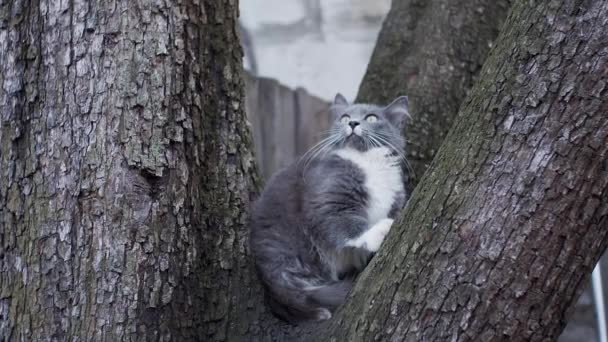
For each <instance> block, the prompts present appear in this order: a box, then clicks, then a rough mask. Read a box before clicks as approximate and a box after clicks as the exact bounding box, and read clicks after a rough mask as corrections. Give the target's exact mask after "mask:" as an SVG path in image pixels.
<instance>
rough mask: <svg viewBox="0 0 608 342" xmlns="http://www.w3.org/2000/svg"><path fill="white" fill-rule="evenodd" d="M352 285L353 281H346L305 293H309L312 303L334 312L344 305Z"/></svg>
mask: <svg viewBox="0 0 608 342" xmlns="http://www.w3.org/2000/svg"><path fill="white" fill-rule="evenodd" d="M352 285H353V283H352V280H350V279H345V280H341V281H338V282H335V283H332V284H328V285H321V286H314V287H311V288H307V289H304V291H306V292H308V296H309V300H310V301H312V302H314V303H317V304H319V305H320V306H323V307H326V308H329V309H331V311H334V310H335V309H336V308H337V307H338V306H340V305H341V304H342V303H344V301H345V300H346V295H347V294H348V291H350V288H351V287H352Z"/></svg>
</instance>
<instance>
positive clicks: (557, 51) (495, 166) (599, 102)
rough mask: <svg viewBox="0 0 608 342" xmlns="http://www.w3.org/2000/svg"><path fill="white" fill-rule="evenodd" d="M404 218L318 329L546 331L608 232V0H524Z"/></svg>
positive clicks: (425, 336) (471, 336) (549, 333)
mask: <svg viewBox="0 0 608 342" xmlns="http://www.w3.org/2000/svg"><path fill="white" fill-rule="evenodd" d="M504 28H505V29H504V30H503V32H502V34H501V36H500V38H499V39H498V40H497V43H496V48H495V49H494V50H493V52H492V53H491V55H490V56H489V58H488V60H487V62H486V64H485V66H484V69H483V70H482V72H481V77H480V82H479V83H477V85H476V86H475V88H474V89H473V90H472V93H471V96H470V97H469V98H468V100H467V101H466V103H464V105H463V107H462V110H461V111H460V114H459V116H458V120H457V121H456V123H455V125H454V127H453V129H452V130H451V132H450V134H449V135H448V137H447V138H446V140H445V142H444V144H443V145H442V147H441V149H440V150H439V152H438V155H437V157H436V159H435V162H434V163H433V165H432V166H431V168H430V169H429V171H428V172H427V174H426V175H425V177H423V179H422V180H421V183H420V185H419V186H418V188H417V190H416V191H415V192H414V194H413V197H412V198H411V200H410V202H409V204H408V207H407V208H406V210H405V211H404V214H403V216H402V218H401V219H400V220H399V222H398V223H397V224H396V225H395V226H394V227H393V230H392V231H391V233H390V234H389V236H388V237H387V239H386V240H385V243H384V244H383V247H382V248H381V250H380V252H379V254H378V255H377V256H376V257H375V258H374V259H373V260H372V262H371V264H370V265H369V266H368V268H367V269H366V270H365V271H364V273H363V274H362V275H361V276H360V278H359V280H358V282H357V283H356V285H355V288H354V290H353V292H352V293H351V296H350V298H349V300H348V301H347V303H346V305H345V306H344V307H343V308H342V309H341V310H340V312H339V313H338V314H337V316H336V317H335V318H334V319H333V320H332V321H330V322H329V324H328V325H327V326H326V327H325V328H324V329H323V330H322V331H320V333H319V335H318V336H323V340H332V341H375V340H382V341H391V340H395V341H402V340H405V341H448V340H449V341H500V340H504V341H541V340H542V341H545V340H554V339H556V338H557V336H558V335H559V333H560V331H561V330H562V328H563V327H564V325H565V322H566V311H567V308H569V307H571V305H572V304H573V303H574V302H575V299H576V298H577V297H578V294H579V293H580V291H581V290H582V286H583V285H585V284H586V280H587V278H588V275H589V274H590V272H591V269H592V267H593V265H594V264H595V262H596V261H597V260H598V258H599V256H600V254H601V252H603V251H604V249H605V248H606V245H607V243H608V236H607V234H608V231H607V230H606V226H607V225H608V118H607V117H606V112H608V87H606V82H607V80H608V48H607V47H608V33H607V32H608V2H606V1H592V0H583V1H581V0H553V1H527V0H521V1H517V2H516V4H514V6H513V9H512V12H511V14H510V15H509V17H508V19H507V21H506V24H505V26H504Z"/></svg>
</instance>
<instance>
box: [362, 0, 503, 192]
mask: <svg viewBox="0 0 608 342" xmlns="http://www.w3.org/2000/svg"><path fill="white" fill-rule="evenodd" d="M508 9H509V1H508V0H473V1H471V0H402V1H393V4H392V8H391V10H390V12H389V14H388V16H387V17H386V19H385V21H384V25H383V27H382V30H381V31H380V34H379V36H378V41H377V43H376V48H375V50H374V54H373V56H372V58H371V61H370V63H369V65H368V67H367V72H366V74H365V77H364V78H363V81H362V83H361V87H360V88H359V95H358V100H359V101H362V102H372V103H388V102H390V101H391V100H393V99H394V98H396V97H397V96H399V95H404V94H405V95H408V97H409V100H410V109H411V113H412V119H411V120H408V124H407V125H406V127H405V129H404V132H403V133H404V136H405V138H406V139H407V142H408V148H407V150H406V156H407V158H408V160H409V161H410V163H411V166H412V168H413V170H414V173H415V177H410V180H409V184H408V185H409V188H410V190H413V189H414V187H415V185H416V184H417V183H418V180H419V179H420V177H422V175H423V174H424V171H425V170H426V168H427V167H428V165H429V164H430V163H431V161H432V160H433V157H434V155H435V153H436V152H437V150H438V149H439V146H441V142H442V141H443V139H444V138H445V136H446V135H447V133H448V130H449V129H450V127H451V126H452V122H453V120H454V118H455V117H456V114H457V113H458V108H459V107H460V103H461V102H462V101H463V100H464V99H465V96H466V94H468V91H469V89H470V88H471V87H472V86H473V82H474V80H475V77H476V76H477V74H478V72H479V70H480V69H481V66H482V64H483V62H484V60H485V58H486V56H487V54H488V51H490V48H491V47H492V44H493V42H494V40H495V39H496V37H497V36H498V32H499V30H500V28H501V26H502V23H503V21H504V19H505V18H506V16H507V11H508Z"/></svg>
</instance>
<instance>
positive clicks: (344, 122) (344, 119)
mask: <svg viewBox="0 0 608 342" xmlns="http://www.w3.org/2000/svg"><path fill="white" fill-rule="evenodd" d="M349 121H350V116H348V115H346V114H344V115H342V117H341V118H340V122H341V123H343V124H347V123H348V122H349Z"/></svg>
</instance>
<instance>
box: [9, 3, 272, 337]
mask: <svg viewBox="0 0 608 342" xmlns="http://www.w3.org/2000/svg"><path fill="white" fill-rule="evenodd" d="M236 17H237V2H236V1H231V0H226V1H218V0H206V1H175V2H173V1H169V2H156V1H146V0H139V1H122V2H115V1H98V2H97V1H93V2H91V1H82V0H73V1H55V0H39V1H38V0H31V1H26V0H17V1H0V89H1V90H0V115H1V117H0V341H44V340H57V341H64V340H80V341H93V340H95V341H121V340H141V341H155V340H160V341H169V340H173V341H187V340H205V341H215V340H229V339H231V338H234V336H242V335H244V334H245V333H246V332H247V330H248V329H251V327H250V324H251V322H250V320H251V319H254V318H256V317H257V314H256V313H257V311H259V310H260V309H259V307H260V306H259V305H253V304H257V302H259V301H260V300H261V295H260V293H259V287H258V286H257V280H256V279H255V277H254V275H253V273H252V272H251V267H250V264H249V258H248V257H247V256H246V241H247V239H246V234H247V226H246V221H247V218H248V208H249V202H250V199H251V194H252V193H253V192H254V187H255V183H256V180H255V172H254V164H253V159H252V153H251V138H250V133H249V129H248V125H247V123H246V119H245V114H244V112H243V107H244V102H243V85H242V80H241V74H240V70H241V50H240V47H239V44H238V39H237V35H236V32H235V23H236ZM256 291H257V292H256ZM251 298H255V301H257V302H256V303H253V302H252V300H251Z"/></svg>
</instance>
